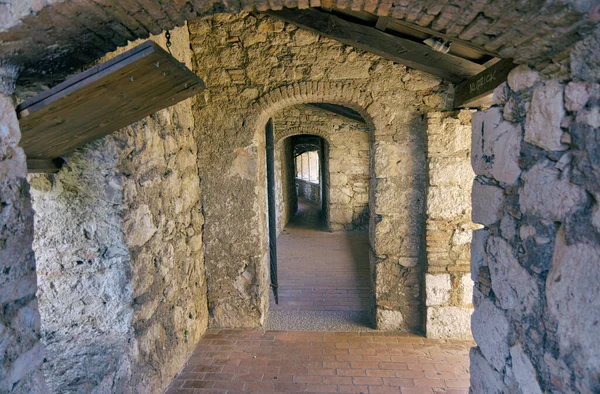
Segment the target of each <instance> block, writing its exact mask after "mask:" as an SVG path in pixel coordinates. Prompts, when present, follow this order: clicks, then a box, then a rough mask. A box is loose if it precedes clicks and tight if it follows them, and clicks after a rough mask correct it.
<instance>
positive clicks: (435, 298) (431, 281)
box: [425, 274, 452, 306]
mask: <svg viewBox="0 0 600 394" xmlns="http://www.w3.org/2000/svg"><path fill="white" fill-rule="evenodd" d="M451 289H452V286H451V284H450V275H449V274H436V275H433V274H427V275H425V293H426V299H427V302H426V305H427V306H435V305H444V304H446V303H448V300H450V290H451Z"/></svg>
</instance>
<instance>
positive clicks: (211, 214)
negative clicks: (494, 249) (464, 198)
mask: <svg viewBox="0 0 600 394" xmlns="http://www.w3.org/2000/svg"><path fill="white" fill-rule="evenodd" d="M190 34H191V44H192V49H193V51H194V54H195V59H196V61H195V63H196V67H195V70H196V73H197V74H198V75H199V76H200V77H201V78H202V79H203V80H204V81H206V83H207V85H208V88H207V90H206V92H205V93H204V95H202V96H200V97H198V99H197V100H196V103H195V118H196V129H197V136H198V142H199V149H198V151H199V158H198V160H199V161H198V163H199V167H200V168H202V169H203V178H202V180H203V185H204V187H203V194H202V200H203V207H204V213H205V218H206V222H205V226H204V230H205V233H204V235H205V246H206V251H205V259H206V260H205V261H206V266H207V284H208V301H209V312H210V316H211V320H210V324H211V325H213V326H215V327H256V326H260V325H261V324H262V322H263V321H264V317H265V313H266V311H267V309H268V289H269V286H268V263H267V262H268V253H267V251H268V248H267V247H268V239H267V236H266V234H267V231H266V229H267V224H266V212H265V207H266V198H265V185H266V181H265V154H264V151H265V148H264V146H265V145H264V133H265V132H264V126H265V124H266V122H267V120H268V119H269V118H270V117H273V116H275V115H276V114H277V113H279V112H280V111H281V110H283V109H287V108H289V107H290V106H292V105H297V104H306V103H310V102H323V101H327V102H331V103H334V104H340V105H346V106H348V107H350V108H352V109H354V110H356V111H358V112H359V113H361V114H362V115H364V117H365V119H366V120H367V122H368V124H369V126H370V129H371V131H372V136H373V141H372V144H373V145H372V146H373V149H372V151H373V155H372V160H373V161H372V165H371V168H373V174H374V175H375V176H374V177H372V178H371V182H373V183H372V184H371V185H369V190H370V193H372V198H370V199H369V200H370V201H371V205H370V207H369V211H370V212H371V218H372V219H371V220H372V222H371V223H370V224H369V229H370V232H371V249H372V250H373V252H374V254H373V256H372V268H373V282H374V286H373V288H374V289H375V298H376V300H375V304H376V308H375V311H376V321H377V324H378V326H379V328H382V329H393V330H409V331H419V330H422V329H423V319H422V316H423V314H424V303H423V297H422V296H421V289H422V285H423V283H422V282H423V275H422V272H423V271H422V270H423V269H424V264H425V255H424V236H423V234H424V227H425V218H424V214H425V212H424V209H425V206H424V200H425V196H424V194H425V173H426V169H425V154H424V151H425V141H426V138H425V128H426V127H425V124H424V122H423V118H422V114H424V113H427V112H430V111H433V110H441V109H442V107H443V103H444V97H445V91H446V89H447V85H444V84H443V83H441V81H440V80H439V79H437V78H434V77H431V76H430V75H427V74H424V73H421V72H418V71H414V70H409V69H407V68H406V67H404V66H401V65H398V64H394V63H392V62H389V61H386V60H383V59H382V58H380V57H377V56H375V55H372V54H367V53H363V52H360V51H357V50H355V49H353V48H350V47H347V46H345V45H342V44H340V43H339V42H335V41H333V40H329V39H326V38H322V37H319V36H317V35H315V34H313V33H310V32H307V31H304V30H299V29H297V28H296V27H294V26H292V25H287V24H285V23H282V22H280V21H277V20H275V19H273V18H271V17H268V16H262V15H261V16H252V15H247V14H240V15H217V16H214V17H211V18H207V19H205V20H202V21H199V22H197V23H193V24H190ZM407 189H411V190H414V193H412V194H410V193H407V192H406V190H407ZM419 193H420V195H421V198H420V199H419V198H414V197H415V196H417V195H419ZM409 196H410V198H408V197H409ZM405 256H409V257H415V256H418V259H419V262H418V264H417V266H414V265H412V266H405V265H402V261H404V260H403V259H402V258H403V257H405Z"/></svg>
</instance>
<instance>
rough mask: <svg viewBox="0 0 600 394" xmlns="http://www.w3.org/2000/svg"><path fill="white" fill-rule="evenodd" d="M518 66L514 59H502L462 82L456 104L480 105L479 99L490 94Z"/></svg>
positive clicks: (457, 90)
mask: <svg viewBox="0 0 600 394" xmlns="http://www.w3.org/2000/svg"><path fill="white" fill-rule="evenodd" d="M516 66H517V65H516V64H514V63H513V62H512V59H502V60H500V61H499V62H497V63H496V64H494V65H493V66H491V67H488V68H486V69H485V70H484V71H482V72H480V73H479V74H477V75H475V76H474V77H472V78H469V79H467V80H465V81H464V82H461V83H460V84H458V86H457V87H456V93H455V96H454V106H455V107H463V108H469V107H471V108H474V107H477V106H480V105H481V101H479V99H481V98H482V97H485V96H488V95H490V94H491V93H492V91H493V90H494V89H495V88H496V87H498V85H500V84H501V83H502V82H504V81H506V77H507V76H508V73H509V72H510V70H512V69H513V68H515V67H516Z"/></svg>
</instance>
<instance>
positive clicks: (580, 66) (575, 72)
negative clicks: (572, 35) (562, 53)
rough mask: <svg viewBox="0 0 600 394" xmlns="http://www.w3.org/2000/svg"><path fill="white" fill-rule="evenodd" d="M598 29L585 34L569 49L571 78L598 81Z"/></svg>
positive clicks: (599, 38) (599, 31) (599, 40)
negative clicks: (585, 35)
mask: <svg viewBox="0 0 600 394" xmlns="http://www.w3.org/2000/svg"><path fill="white" fill-rule="evenodd" d="M599 49H600V29H598V28H596V29H595V30H594V31H593V34H591V35H589V36H587V37H586V38H585V39H583V40H582V41H580V42H579V43H578V44H577V45H575V46H574V48H573V50H572V51H571V54H570V55H571V56H570V60H571V78H573V79H579V80H584V81H588V82H600V54H599V52H600V51H599Z"/></svg>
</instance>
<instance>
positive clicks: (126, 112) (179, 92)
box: [17, 41, 204, 163]
mask: <svg viewBox="0 0 600 394" xmlns="http://www.w3.org/2000/svg"><path fill="white" fill-rule="evenodd" d="M203 89H204V82H203V81H202V80H200V78H198V76H196V75H195V74H194V73H193V72H192V71H190V70H189V69H188V68H187V67H186V66H185V65H183V64H182V63H180V62H179V61H178V60H177V59H175V58H174V57H173V56H171V55H170V54H169V53H167V52H166V51H164V50H163V49H162V48H161V47H159V46H158V45H157V44H156V43H154V42H151V41H147V42H145V43H143V44H140V45H139V46H137V47H135V48H133V49H131V50H129V51H127V52H125V53H123V54H121V55H119V56H117V57H115V58H114V59H111V60H109V61H107V62H106V63H103V64H100V65H97V66H95V67H92V68H91V69H89V70H87V71H85V72H82V73H80V74H77V75H75V76H73V77H71V78H68V79H67V80H66V81H65V82H63V83H61V84H59V85H57V86H55V87H53V88H52V89H50V90H48V91H46V92H44V93H42V94H40V95H38V96H36V97H33V98H31V99H29V100H27V101H26V102H24V103H22V104H20V105H19V106H18V107H17V115H18V117H19V123H20V127H21V134H22V138H21V146H22V147H23V149H24V150H25V154H26V155H27V157H28V158H29V159H45V160H51V159H54V158H57V157H60V156H62V155H64V154H66V153H68V152H70V151H72V150H74V149H76V148H78V147H80V146H82V145H84V144H85V143H87V142H90V141H93V140H95V139H97V138H101V137H103V136H105V135H107V134H110V133H112V132H114V131H116V130H118V129H120V128H122V127H125V126H128V125H130V124H132V123H134V122H137V121H139V120H141V119H143V118H144V117H146V116H148V115H150V114H153V113H154V112H156V111H158V110H160V109H163V108H166V107H170V106H172V105H174V104H176V103H178V102H180V101H182V100H185V99H187V98H189V97H192V96H194V95H196V94H198V93H200V92H201V91H202V90H203ZM32 163H33V161H32Z"/></svg>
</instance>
